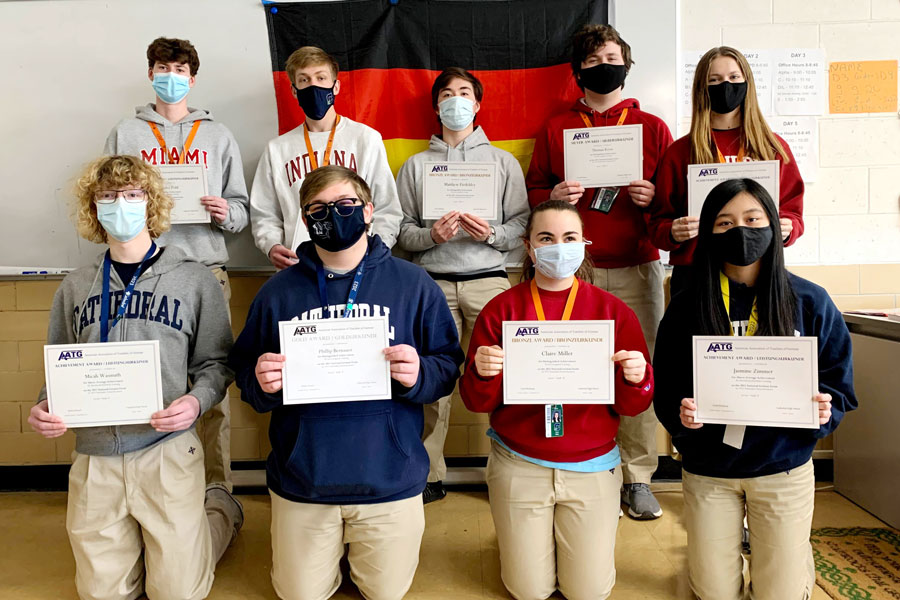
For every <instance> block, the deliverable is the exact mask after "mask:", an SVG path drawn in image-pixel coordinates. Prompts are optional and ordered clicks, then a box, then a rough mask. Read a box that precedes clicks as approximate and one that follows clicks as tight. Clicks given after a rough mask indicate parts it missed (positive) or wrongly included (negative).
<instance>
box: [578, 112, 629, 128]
mask: <svg viewBox="0 0 900 600" xmlns="http://www.w3.org/2000/svg"><path fill="white" fill-rule="evenodd" d="M578 114H579V115H581V120H582V121H584V126H585V127H593V126H594V124H593V123H591V120H590V119H588V116H587V115H586V114H584V113H583V112H580V113H578ZM627 116H628V109H627V108H626V109H625V110H623V111H622V114H621V115H619V120H618V121H616V127H618V126H619V125H621V124H622V123H624V122H625V117H627Z"/></svg>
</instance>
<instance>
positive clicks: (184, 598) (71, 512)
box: [66, 430, 234, 600]
mask: <svg viewBox="0 0 900 600" xmlns="http://www.w3.org/2000/svg"><path fill="white" fill-rule="evenodd" d="M205 488H206V485H205V484H204V476H203V449H202V448H201V446H200V443H199V440H198V438H197V436H196V434H195V433H194V431H193V430H189V431H186V432H184V433H182V434H181V435H178V436H175V437H173V438H169V439H167V440H166V441H164V442H161V443H159V444H156V445H155V446H151V447H150V448H145V449H144V450H138V451H135V452H129V453H127V454H119V455H115V456H90V455H87V454H78V453H75V454H74V460H73V462H72V468H71V470H70V471H69V500H68V508H67V511H66V530H67V531H68V533H69V542H70V543H71V544H72V552H73V553H74V555H75V585H76V588H77V589H78V595H79V596H80V597H81V598H82V599H84V600H132V599H133V598H137V597H139V596H141V594H142V593H144V592H145V591H146V594H147V596H148V597H150V598H152V599H153V600H193V599H200V598H205V597H206V595H207V594H208V593H209V590H210V588H211V587H212V583H213V570H214V568H215V564H216V562H217V561H218V559H219V558H220V557H221V556H222V554H223V553H224V552H225V549H226V548H227V547H228V544H229V543H230V542H231V538H232V535H233V531H234V524H233V521H232V520H231V519H230V518H229V516H228V515H227V514H226V512H225V511H223V510H221V509H220V508H207V509H206V511H204V496H205Z"/></svg>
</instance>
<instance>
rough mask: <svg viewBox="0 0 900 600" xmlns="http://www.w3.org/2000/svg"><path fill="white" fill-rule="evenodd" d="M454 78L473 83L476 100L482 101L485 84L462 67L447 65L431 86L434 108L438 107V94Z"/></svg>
mask: <svg viewBox="0 0 900 600" xmlns="http://www.w3.org/2000/svg"><path fill="white" fill-rule="evenodd" d="M454 79H462V80H464V81H468V82H469V83H471V84H472V92H473V93H474V94H475V100H477V101H478V102H481V98H482V97H484V86H483V85H481V82H480V81H479V80H478V78H477V77H475V76H474V75H472V74H471V73H469V72H468V71H467V70H465V69H463V68H462V67H447V68H446V69H444V70H443V71H441V72H440V74H439V75H438V76H437V77H436V78H435V80H434V85H432V86H431V106H432V108H437V106H438V96H439V95H440V93H441V90H442V89H444V88H445V87H447V85H448V84H449V83H450V82H451V81H453V80H454Z"/></svg>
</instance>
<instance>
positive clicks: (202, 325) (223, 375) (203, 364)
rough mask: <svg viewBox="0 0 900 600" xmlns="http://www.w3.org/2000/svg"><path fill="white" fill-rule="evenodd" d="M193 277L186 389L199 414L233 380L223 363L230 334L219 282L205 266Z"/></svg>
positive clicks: (217, 398)
mask: <svg viewBox="0 0 900 600" xmlns="http://www.w3.org/2000/svg"><path fill="white" fill-rule="evenodd" d="M197 279H198V280H199V282H198V283H199V300H198V305H197V321H196V327H195V329H194V335H193V338H192V339H191V355H190V358H189V359H188V378H189V379H190V381H191V389H190V391H189V392H188V393H189V394H190V395H191V396H194V397H195V398H197V400H199V401H200V414H203V413H205V412H206V411H208V410H209V409H210V408H212V407H213V406H214V405H216V404H218V403H219V402H221V401H222V399H223V398H224V397H225V390H226V389H227V388H228V386H229V385H230V384H231V382H232V381H233V380H234V373H233V372H232V370H231V369H230V368H229V367H228V365H227V359H228V351H229V350H231V346H232V344H233V343H234V338H233V337H232V333H231V325H230V324H229V323H228V309H227V307H226V306H225V297H224V296H223V295H222V290H221V289H220V288H219V282H218V281H216V279H215V277H213V275H212V273H210V272H209V270H208V269H205V268H204V269H203V270H202V272H198V274H197Z"/></svg>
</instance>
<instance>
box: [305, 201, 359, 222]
mask: <svg viewBox="0 0 900 600" xmlns="http://www.w3.org/2000/svg"><path fill="white" fill-rule="evenodd" d="M362 205H363V201H362V200H360V199H359V198H341V199H340V200H335V201H334V202H327V203H326V202H315V203H313V204H307V205H306V209H305V210H304V213H305V214H306V216H307V217H309V218H310V219H313V220H314V221H322V220H324V219H326V218H327V217H328V212H329V211H331V210H333V211H334V212H335V213H337V215H338V216H339V217H349V216H350V215H352V214H353V211H354V210H356V209H357V208H358V207H360V206H362Z"/></svg>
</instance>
